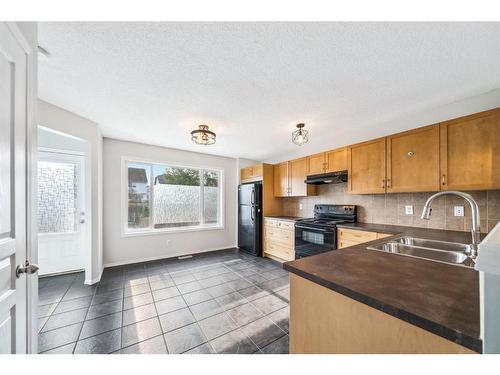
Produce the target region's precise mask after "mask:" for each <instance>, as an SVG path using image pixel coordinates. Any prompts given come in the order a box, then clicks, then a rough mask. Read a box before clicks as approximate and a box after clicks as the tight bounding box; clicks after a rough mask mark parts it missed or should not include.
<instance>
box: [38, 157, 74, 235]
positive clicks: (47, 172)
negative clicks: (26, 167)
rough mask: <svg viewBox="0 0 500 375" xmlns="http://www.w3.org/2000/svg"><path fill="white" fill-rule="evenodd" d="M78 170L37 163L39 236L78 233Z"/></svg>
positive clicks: (64, 165) (70, 165)
mask: <svg viewBox="0 0 500 375" xmlns="http://www.w3.org/2000/svg"><path fill="white" fill-rule="evenodd" d="M77 172H78V170H77V166H76V165H75V164H70V163H59V162H51V161H39V162H38V232H39V233H71V232H75V231H76V220H75V213H76V210H77V196H76V194H77Z"/></svg>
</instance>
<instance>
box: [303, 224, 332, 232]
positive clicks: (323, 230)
mask: <svg viewBox="0 0 500 375" xmlns="http://www.w3.org/2000/svg"><path fill="white" fill-rule="evenodd" d="M295 228H299V229H309V230H316V231H318V232H324V233H334V232H335V229H323V228H312V227H307V226H303V225H299V224H295Z"/></svg>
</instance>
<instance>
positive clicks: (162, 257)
mask: <svg viewBox="0 0 500 375" xmlns="http://www.w3.org/2000/svg"><path fill="white" fill-rule="evenodd" d="M233 248H238V245H237V244H234V245H230V246H225V247H217V248H213V249H206V250H203V251H198V252H196V253H185V252H182V253H178V254H164V255H159V256H154V257H148V258H138V259H128V260H122V261H117V262H109V263H106V264H105V265H104V268H109V267H117V266H124V265H126V264H133V263H142V262H151V261H153V260H159V259H167V258H175V257H180V256H186V255H196V254H203V253H208V252H210V251H219V250H226V249H233ZM101 275H102V272H101ZM99 279H100V276H99Z"/></svg>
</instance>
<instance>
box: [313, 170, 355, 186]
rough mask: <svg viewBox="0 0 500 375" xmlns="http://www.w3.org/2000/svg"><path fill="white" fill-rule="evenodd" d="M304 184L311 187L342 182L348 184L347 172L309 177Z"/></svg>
mask: <svg viewBox="0 0 500 375" xmlns="http://www.w3.org/2000/svg"><path fill="white" fill-rule="evenodd" d="M304 182H305V183H306V184H310V185H321V184H340V183H342V182H347V171H338V172H330V173H322V174H315V175H312V176H307V178H306V179H305V181H304Z"/></svg>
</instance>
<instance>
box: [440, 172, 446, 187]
mask: <svg viewBox="0 0 500 375" xmlns="http://www.w3.org/2000/svg"><path fill="white" fill-rule="evenodd" d="M441 184H442V185H446V175H445V174H443V175H442V176H441Z"/></svg>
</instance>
